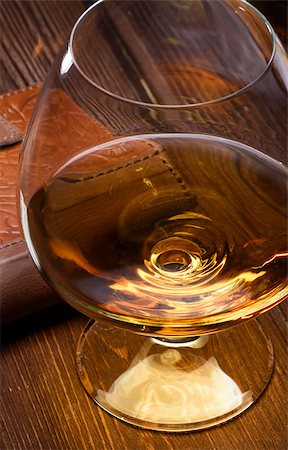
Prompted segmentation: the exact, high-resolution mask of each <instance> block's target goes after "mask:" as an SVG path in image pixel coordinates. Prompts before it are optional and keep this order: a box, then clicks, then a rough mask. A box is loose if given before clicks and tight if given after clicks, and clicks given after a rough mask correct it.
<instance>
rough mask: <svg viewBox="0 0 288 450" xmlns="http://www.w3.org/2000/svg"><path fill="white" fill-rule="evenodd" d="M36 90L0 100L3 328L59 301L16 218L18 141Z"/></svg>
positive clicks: (0, 253) (0, 294) (23, 129)
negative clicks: (31, 251)
mask: <svg viewBox="0 0 288 450" xmlns="http://www.w3.org/2000/svg"><path fill="white" fill-rule="evenodd" d="M39 90H40V86H33V87H28V88H25V89H21V90H19V91H16V92H11V93H8V94H4V95H2V96H1V97H0V112H1V115H2V117H3V118H4V120H2V121H1V124H2V125H3V126H2V130H3V131H2V133H1V140H2V146H1V149H0V166H1V170H0V255H1V257H0V281H1V288H0V297H1V308H0V312H1V323H2V324H3V325H4V324H7V323H9V322H11V321H12V320H16V319H19V318H21V317H24V316H25V315H28V314H31V313H33V312H36V311H39V310H40V309H43V308H46V307H48V306H50V305H53V304H55V303H56V302H58V301H59V298H58V297H57V295H56V294H55V293H54V292H53V291H52V290H51V289H50V288H49V286H48V285H47V284H46V283H45V282H44V281H43V280H42V278H41V276H40V275H39V273H38V272H37V270H36V268H35V267H34V264H33V262H32V260H31V259H30V257H29V255H28V251H27V249H26V245H25V243H24V242H23V238H22V236H21V232H20V228H19V225H18V218H17V207H16V189H17V179H18V158H19V152H20V148H21V142H19V140H21V135H23V134H24V133H25V130H26V128H27V125H28V122H29V119H30V117H31V113H32V110H33V107H34V104H35V101H36V98H37V95H38V93H39ZM5 119H6V120H5ZM9 124H10V125H9ZM15 126H16V128H15ZM10 133H11V134H10ZM13 141H14V142H15V141H16V143H14V144H13ZM4 144H5V146H3V145H4ZM7 144H10V145H7ZM11 144H13V145H11Z"/></svg>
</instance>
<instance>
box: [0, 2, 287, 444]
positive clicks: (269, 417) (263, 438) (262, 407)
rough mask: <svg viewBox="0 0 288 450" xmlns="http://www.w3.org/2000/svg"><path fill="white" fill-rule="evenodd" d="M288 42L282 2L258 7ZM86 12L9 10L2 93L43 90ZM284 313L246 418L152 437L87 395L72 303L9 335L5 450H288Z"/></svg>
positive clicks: (269, 317)
mask: <svg viewBox="0 0 288 450" xmlns="http://www.w3.org/2000/svg"><path fill="white" fill-rule="evenodd" d="M257 3H258V6H259V7H260V8H261V7H263V10H264V12H265V13H266V14H272V15H271V17H270V19H271V21H272V22H273V23H274V25H275V26H276V27H277V29H278V30H279V31H280V33H279V34H280V35H281V37H282V39H283V38H284V39H285V27H286V22H285V12H286V8H285V5H284V6H283V3H284V2H272V1H270V2H269V1H268V2H257ZM86 6H87V3H85V2H81V1H56V0H51V1H23V0H21V1H2V2H1V21H2V24H1V28H0V29H1V41H2V45H1V56H2V62H1V91H2V92H7V91H12V90H14V89H19V88H22V87H25V86H29V85H31V84H34V83H37V82H39V81H42V80H43V78H44V77H45V75H46V73H47V70H48V69H49V66H50V64H51V62H52V60H53V58H54V56H55V54H56V53H57V51H58V50H59V48H60V47H61V45H62V44H63V42H64V41H65V39H66V37H67V36H68V34H69V31H70V30H71V27H72V25H73V23H74V22H75V20H76V18H77V17H78V16H79V15H80V14H81V12H82V11H83V10H84V8H85V7H86ZM285 313H286V308H285V305H283V304H282V305H280V306H278V307H277V308H274V310H272V311H271V312H269V313H267V314H265V315H264V316H262V317H261V318H260V321H261V323H262V325H263V327H264V329H265V331H267V332H268V333H269V334H270V337H271V339H272V341H273V344H274V349H275V354H276V366H275V370H274V375H273V379H272V382H271V384H270V386H269V388H268V389H267V391H266V392H265V394H264V395H263V396H262V397H261V398H260V400H259V401H258V402H257V404H256V405H255V406H253V407H252V408H251V409H249V411H247V412H246V413H244V414H242V415H241V417H239V418H238V419H236V420H234V421H232V422H230V423H228V424H226V425H223V426H221V427H216V428H213V429H210V430H207V431H201V432H196V433H183V434H168V433H159V432H150V431H144V430H140V429H137V428H134V427H133V426H130V425H126V424H124V423H121V422H120V421H118V420H116V419H114V418H113V417H111V416H109V415H108V414H106V413H105V412H104V411H102V410H101V409H100V408H98V407H97V406H96V405H95V404H94V403H93V402H92V400H90V399H89V398H88V396H86V394H85V392H84V390H83V388H82V386H81V384H80V381H79V380H78V377H77V373H76V369H75V362H74V354H75V346H76V342H77V340H78V337H79V335H80V332H81V330H82V328H83V327H84V325H85V324H86V322H87V319H86V318H85V317H83V316H81V315H80V314H78V313H77V312H75V311H73V310H72V309H70V308H69V307H68V306H66V305H65V304H62V305H59V306H55V307H53V308H50V310H48V311H44V312H42V313H40V314H38V315H34V316H30V317H29V318H28V319H26V320H23V321H22V322H17V323H14V324H11V325H9V326H7V327H5V328H4V329H3V331H2V362H1V395H2V405H1V421H2V440H1V449H5V450H12V449H13V450H14V449H21V450H24V449H25V450H26V449H33V450H36V449H45V450H46V449H47V450H48V449H49V450H52V449H57V450H58V449H59V450H60V449H71V450H81V449H97V450H98V449H99V450H102V449H113V450H125V449H127V450H138V449H141V450H142V449H143V450H154V449H156V450H168V449H169V450H174V449H175V450H186V449H187V450H188V449H197V450H198V449H199V450H206V449H207V450H208V449H209V450H210V449H217V450H218V449H219V450H220V449H221V450H222V449H223V450H230V449H231V450H238V449H239V450H240V449H241V450H242V449H243V450H252V449H257V450H258V449H275V450H282V449H283V450H284V449H286V448H287V443H288V439H287V398H288V396H287V393H288V392H287V387H286V386H287V334H286V328H285Z"/></svg>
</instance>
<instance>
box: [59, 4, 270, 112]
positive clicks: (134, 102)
mask: <svg viewBox="0 0 288 450" xmlns="http://www.w3.org/2000/svg"><path fill="white" fill-rule="evenodd" d="M106 1H107V0H98V1H96V2H95V3H93V5H91V6H90V7H89V8H88V9H87V10H86V11H84V12H83V13H82V14H81V16H80V17H79V18H78V19H77V21H76V22H75V24H74V26H73V28H72V31H71V33H70V37H69V41H68V52H69V53H70V55H71V59H72V61H71V62H72V64H74V65H75V67H76V69H77V71H78V72H79V73H80V74H81V75H82V76H83V77H84V78H85V80H86V81H88V83H89V84H91V85H92V86H93V87H95V88H96V89H97V90H99V91H100V92H102V93H103V94H105V95H108V96H109V97H112V98H114V99H115V100H118V101H121V102H125V103H129V104H130V105H135V106H139V107H144V108H150V109H157V110H163V109H164V110H165V109H173V110H183V109H194V108H200V107H204V106H209V105H213V104H217V103H222V102H224V101H226V100H230V99H231V98H234V97H237V96H239V95H241V94H243V93H245V92H246V91H248V90H249V89H250V87H251V86H253V85H254V84H256V83H257V82H258V81H259V80H260V79H261V78H262V77H263V76H264V75H265V74H266V72H267V71H268V70H269V68H270V66H271V64H272V61H273V59H274V56H275V52H276V36H275V31H274V29H273V27H272V25H271V24H270V22H269V21H268V19H267V18H266V17H265V16H264V14H262V12H261V11H259V9H257V8H256V7H255V6H253V5H251V3H249V2H248V1H247V0H239V5H240V4H243V5H245V6H247V7H248V8H249V9H250V10H252V11H253V12H254V13H256V15H257V16H258V18H260V20H261V22H262V24H263V25H264V26H265V28H266V30H267V31H268V33H269V35H270V37H271V45H272V49H271V55H270V58H269V60H268V61H267V63H266V66H265V68H264V69H263V70H262V71H261V72H260V73H259V75H258V76H257V77H256V78H254V79H253V80H252V81H250V82H249V83H248V84H246V85H245V86H243V87H242V88H240V89H238V90H237V91H234V92H231V93H230V94H227V95H224V96H222V97H218V98H215V99H212V100H207V101H204V102H196V103H187V104H185V103H183V104H164V103H147V102H141V101H140V100H133V99H130V98H128V97H123V96H121V95H118V94H115V93H113V92H111V91H109V90H108V89H105V87H103V86H101V85H99V84H98V83H96V82H95V81H93V80H92V79H91V78H90V77H88V76H87V75H86V73H85V71H84V70H82V69H81V67H80V66H79V64H78V62H77V59H76V57H75V55H74V52H73V42H74V38H75V33H76V30H77V29H78V28H79V25H80V24H81V22H82V21H83V19H84V18H85V17H86V16H87V15H88V14H89V13H90V12H91V11H92V10H93V9H94V8H95V9H96V8H97V6H99V5H100V4H102V3H104V2H106ZM136 1H137V0H136ZM148 1H149V0H148Z"/></svg>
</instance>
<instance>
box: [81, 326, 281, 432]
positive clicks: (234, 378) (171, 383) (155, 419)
mask: <svg viewBox="0 0 288 450" xmlns="http://www.w3.org/2000/svg"><path fill="white" fill-rule="evenodd" d="M76 361H77V369H78V374H79V377H80V380H81V382H82V384H83V386H84V388H85V389H86V391H87V392H88V394H89V395H90V396H91V397H92V399H93V400H94V401H95V402H96V403H97V404H98V405H99V406H101V408H103V409H104V410H106V411H107V412H109V413H110V414H112V415H113V416H115V417H118V418H119V419H121V420H123V421H125V422H129V423H131V424H133V425H136V426H139V427H142V428H148V429H153V430H163V431H188V430H199V429H203V428H209V427H212V426H214V425H219V424H221V423H224V422H226V421H228V420H230V419H232V418H233V417H236V416H237V415H238V414H240V413H241V412H243V411H245V410H246V409H247V408H248V407H249V406H250V405H252V404H253V403H254V402H255V401H256V400H257V398H258V397H259V396H260V395H261V394H262V392H263V391H264V390H265V388H266V386H267V384H268V383H269V380H270V378H271V375H272V372H273V366H274V355H273V346H272V343H271V341H270V339H269V337H267V336H266V335H265V333H264V332H263V330H262V328H261V326H260V325H259V323H258V321H257V320H252V321H249V322H248V323H246V324H243V325H241V326H237V327H235V328H232V329H231V330H228V331H225V332H221V333H217V334H213V335H203V336H201V337H199V338H193V339H192V340H189V341H187V340H184V341H182V342H181V341H176V342H173V343H171V342H170V341H167V340H162V339H158V338H149V337H145V336H141V335H137V334H133V333H131V332H128V331H125V330H122V329H118V328H115V326H109V325H107V324H103V323H102V322H101V321H92V320H91V321H90V322H89V323H88V324H87V326H86V328H85V330H84V331H83V333H82V335H81V337H80V339H79V342H78V347H77V357H76Z"/></svg>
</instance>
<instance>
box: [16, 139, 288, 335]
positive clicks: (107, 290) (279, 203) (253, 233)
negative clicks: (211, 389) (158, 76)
mask: <svg viewBox="0 0 288 450" xmlns="http://www.w3.org/2000/svg"><path fill="white" fill-rule="evenodd" d="M286 183H287V170H286V169H285V168H284V166H283V165H282V164H280V163H278V162H276V161H274V160H272V159H271V158H268V157H267V156H264V155H262V154H261V153H260V152H258V151H256V150H253V149H251V148H248V147H245V146H243V145H241V144H238V143H236V142H232V141H226V140H223V139H219V138H213V137H207V136H206V137H203V136H202V137H197V135H194V136H192V135H187V134H186V135H184V134H183V135H180V134H174V135H173V134H171V135H168V134H166V135H150V136H148V135H146V136H138V137H134V138H126V139H125V138H124V139H119V140H116V141H113V142H110V143H108V144H104V145H102V146H99V147H98V148H95V149H92V150H89V151H86V152H83V153H82V154H79V155H78V156H77V157H74V158H73V159H72V160H70V161H67V163H66V164H65V165H64V166H62V167H61V168H60V169H59V170H58V171H57V173H56V174H55V176H54V177H53V178H52V179H50V180H49V182H47V183H46V184H45V185H43V187H42V188H41V189H39V190H38V191H37V192H36V193H35V195H34V196H33V197H32V199H31V201H30V202H29V205H28V208H27V211H24V215H26V219H25V220H24V230H25V234H26V239H27V241H28V245H29V247H30V251H31V254H32V255H33V257H34V260H35V262H36V264H37V265H38V266H39V267H40V268H41V270H42V272H43V273H44V275H45V276H46V278H48V280H49V281H50V283H51V284H52V285H53V286H54V287H55V289H56V290H57V291H58V292H59V293H60V295H61V296H62V297H63V298H64V299H65V300H67V301H68V302H69V303H70V304H72V305H73V306H74V307H75V308H77V309H79V310H80V311H82V312H84V313H85V314H87V315H88V316H91V317H97V316H99V315H102V316H105V317H107V318H110V319H111V318H112V319H114V320H115V321H117V323H118V325H119V324H120V325H121V324H122V325H123V326H131V327H136V329H137V330H138V331H141V332H144V333H145V332H147V333H150V334H154V335H157V334H160V335H161V334H162V335H165V336H177V335H178V336H179V335H182V336H189V335H191V334H193V333H197V334H199V333H200V334H201V333H204V332H207V331H216V330H218V329H219V328H221V327H225V326H230V325H231V324H232V325H233V324H235V323H237V322H238V321H241V320H244V319H247V318H250V317H253V316H255V315H257V314H259V313H260V312H263V311H265V310H267V309H269V308H271V307H272V305H275V304H276V303H278V302H280V301H281V300H283V299H284V297H285V295H287V210H286V206H287V191H286ZM22 212H23V211H22ZM25 223H26V225H25Z"/></svg>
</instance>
